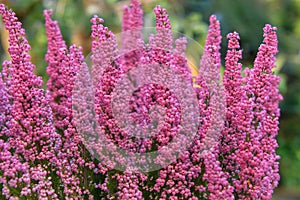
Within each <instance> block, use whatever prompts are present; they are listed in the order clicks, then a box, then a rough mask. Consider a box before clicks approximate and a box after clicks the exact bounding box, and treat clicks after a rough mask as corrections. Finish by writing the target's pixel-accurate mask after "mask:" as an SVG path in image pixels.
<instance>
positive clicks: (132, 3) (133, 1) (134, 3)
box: [130, 0, 141, 7]
mask: <svg viewBox="0 0 300 200" xmlns="http://www.w3.org/2000/svg"><path fill="white" fill-rule="evenodd" d="M130 6H132V7H140V6H141V3H140V1H138V0H131V1H130Z"/></svg>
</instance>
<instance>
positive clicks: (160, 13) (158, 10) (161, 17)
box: [154, 5, 171, 29]
mask: <svg viewBox="0 0 300 200" xmlns="http://www.w3.org/2000/svg"><path fill="white" fill-rule="evenodd" d="M154 13H155V15H156V27H157V28H166V29H171V23H170V20H169V16H168V13H167V10H166V9H165V8H162V7H161V6H160V5H158V6H156V7H155V8H154Z"/></svg>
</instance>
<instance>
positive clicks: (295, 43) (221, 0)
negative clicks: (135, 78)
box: [0, 0, 300, 199]
mask: <svg viewBox="0 0 300 200" xmlns="http://www.w3.org/2000/svg"><path fill="white" fill-rule="evenodd" d="M0 2H2V3H5V4H6V5H7V6H8V7H10V8H12V9H13V10H14V11H15V12H16V13H17V16H18V18H19V19H20V20H21V21H22V23H23V27H24V28H25V30H26V34H27V39H28V40H29V43H30V45H31V46H32V50H31V56H32V62H33V63H34V64H35V65H36V66H37V68H36V74H38V75H40V76H42V77H43V79H44V81H45V82H46V81H47V79H48V77H47V75H46V73H45V71H46V70H45V68H46V66H47V63H46V62H45V61H44V55H45V53H46V48H47V38H46V34H45V27H44V18H43V10H44V9H53V10H54V14H53V18H54V19H56V20H58V22H59V25H60V27H61V31H62V34H63V37H64V39H65V40H66V41H67V44H68V45H70V44H73V43H74V44H76V45H81V46H83V49H84V54H85V55H87V54H88V53H89V52H90V45H91V41H90V38H89V35H90V32H91V31H90V22H89V20H90V18H91V17H92V16H93V15H94V14H98V15H99V16H100V17H102V18H103V19H104V20H105V23H104V24H105V25H106V26H108V27H109V28H110V29H111V30H112V31H113V32H114V33H119V32H120V29H121V17H122V7H123V6H124V5H129V0H123V1H120V0H57V1H54V0H26V1H24V0H0ZM157 4H160V5H161V6H163V7H164V8H167V10H168V13H169V15H170V19H171V25H172V26H173V28H174V30H175V31H178V32H181V33H184V34H185V35H187V36H188V37H191V38H193V39H194V40H196V41H197V42H199V43H200V44H201V45H204V41H205V38H206V34H207V29H208V19H209V16H210V15H211V14H216V15H217V17H218V19H219V20H220V22H221V31H222V36H223V42H222V57H223V62H224V57H225V52H226V44H227V41H226V39H225V38H226V34H227V33H229V32H232V31H237V32H239V34H240V37H241V46H242V48H243V60H242V63H243V65H244V67H251V65H252V63H253V61H254V59H255V55H256V52H257V49H258V47H259V44H260V43H261V42H262V34H263V30H262V28H263V26H264V24H266V23H270V24H272V25H274V26H277V27H278V37H279V50H280V52H279V54H278V57H277V58H278V61H277V69H276V70H275V73H276V74H278V75H279V76H280V77H281V84H280V92H281V93H282V94H283V96H284V101H283V102H281V104H280V107H281V112H282V114H281V119H280V133H279V135H278V142H279V149H278V154H279V155H280V156H281V161H280V163H281V164H280V174H281V180H280V186H279V187H278V188H277V189H276V191H275V196H274V198H273V199H300V1H299V0H251V1H244V0H234V1H233V0H164V1H159V0H142V6H143V9H144V24H145V26H148V27H151V26H154V23H155V21H154V19H155V18H154V13H153V11H152V10H153V8H154V6H155V5H157ZM1 23H2V22H1ZM0 32H1V34H0V36H1V41H0V44H1V45H0V55H1V58H0V61H1V62H2V61H3V60H4V59H7V58H8V55H7V52H6V50H7V32H6V31H5V29H4V28H3V26H2V24H0ZM223 64H224V63H223ZM195 65H196V66H198V64H197V63H195ZM0 68H1V67H0ZM193 73H197V69H194V72H193Z"/></svg>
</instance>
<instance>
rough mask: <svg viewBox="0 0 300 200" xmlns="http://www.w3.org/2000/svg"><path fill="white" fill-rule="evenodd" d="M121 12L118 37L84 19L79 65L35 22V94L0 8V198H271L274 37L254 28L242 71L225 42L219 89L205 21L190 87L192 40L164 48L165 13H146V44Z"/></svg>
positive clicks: (24, 45) (275, 171) (138, 19)
mask: <svg viewBox="0 0 300 200" xmlns="http://www.w3.org/2000/svg"><path fill="white" fill-rule="evenodd" d="M123 11H124V13H123V23H122V33H120V34H119V35H115V34H114V33H112V32H111V31H110V30H109V29H108V28H107V27H105V26H104V25H103V23H104V20H103V19H102V18H99V17H98V16H96V15H95V16H94V17H93V18H92V19H91V23H92V26H91V30H92V33H91V38H92V49H91V54H90V55H89V56H88V57H86V58H84V56H83V53H82V52H81V51H82V48H81V47H76V46H75V45H72V46H70V47H68V46H67V45H66V42H65V41H64V40H63V37H62V34H61V31H60V29H59V26H58V22H57V21H53V20H52V19H51V15H52V11H51V10H49V11H45V12H44V16H45V24H46V35H47V38H48V50H47V54H46V57H45V60H46V61H47V62H48V67H47V73H48V75H49V80H48V82H47V84H46V85H47V88H46V89H45V90H44V89H43V88H42V80H41V78H40V77H37V76H36V75H35V74H34V72H33V70H34V67H35V66H34V65H33V64H32V63H31V61H30V55H29V50H30V46H29V44H28V42H27V40H26V38H25V31H24V29H22V27H21V23H20V22H18V19H17V17H16V16H15V14H14V13H13V12H12V11H11V10H8V9H7V8H6V7H5V5H3V4H1V5H0V13H1V15H2V18H3V22H4V24H5V28H6V29H7V30H8V32H9V49H8V51H9V54H10V56H11V60H10V61H5V62H4V63H3V69H2V72H1V77H0V94H1V96H0V98H1V102H0V111H1V113H0V131H1V132H0V150H1V152H0V189H1V194H0V197H1V198H3V199H11V200H13V199H191V200H194V199H271V197H272V194H273V190H274V188H275V187H277V185H278V181H279V178H280V177H279V156H278V155H276V149H277V148H278V144H277V141H276V135H277V134H278V123H279V114H280V112H279V108H278V104H279V101H281V100H282V97H281V95H280V94H279V92H278V85H279V82H280V79H279V77H277V76H276V75H274V74H273V72H272V69H273V68H274V67H275V61H276V54H277V52H278V49H277V45H278V41H277V37H276V28H275V27H272V26H271V25H269V24H267V25H265V27H264V29H263V31H264V35H263V36H264V40H263V43H262V44H261V46H260V47H259V49H258V53H257V57H256V59H255V61H254V66H253V68H245V69H244V70H243V67H242V64H241V63H240V62H239V60H240V59H241V58H242V50H240V44H239V39H240V38H239V35H238V33H236V32H233V33H229V34H228V35H227V39H228V50H227V55H226V59H225V61H226V62H225V72H224V76H223V78H222V79H221V76H220V75H221V74H220V67H221V57H220V52H219V51H220V48H221V46H220V44H221V39H222V38H221V33H220V23H219V21H218V20H217V18H216V16H214V15H212V16H211V17H210V26H209V31H208V35H207V39H206V43H205V46H204V49H203V55H202V58H201V61H200V66H199V74H198V76H197V77H192V75H191V71H190V68H189V61H188V59H187V55H186V53H185V50H186V49H187V48H188V45H189V42H191V40H190V39H188V38H186V37H179V38H176V39H175V40H174V39H173V38H174V37H175V36H176V34H175V33H174V32H173V31H172V27H171V22H170V20H169V17H168V14H167V11H166V9H164V8H162V7H161V6H156V7H155V8H154V14H155V16H156V27H155V32H154V33H151V34H150V35H149V37H147V38H144V35H143V33H144V32H145V31H149V29H144V28H143V11H142V9H141V4H140V3H139V2H138V1H137V0H132V1H131V5H130V6H129V7H125V8H124V10H123ZM118 39H120V40H121V41H120V42H119V43H118ZM194 46H195V45H194Z"/></svg>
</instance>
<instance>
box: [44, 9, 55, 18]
mask: <svg viewBox="0 0 300 200" xmlns="http://www.w3.org/2000/svg"><path fill="white" fill-rule="evenodd" d="M52 14H53V10H52V9H50V10H44V16H45V17H51V16H52Z"/></svg>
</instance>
